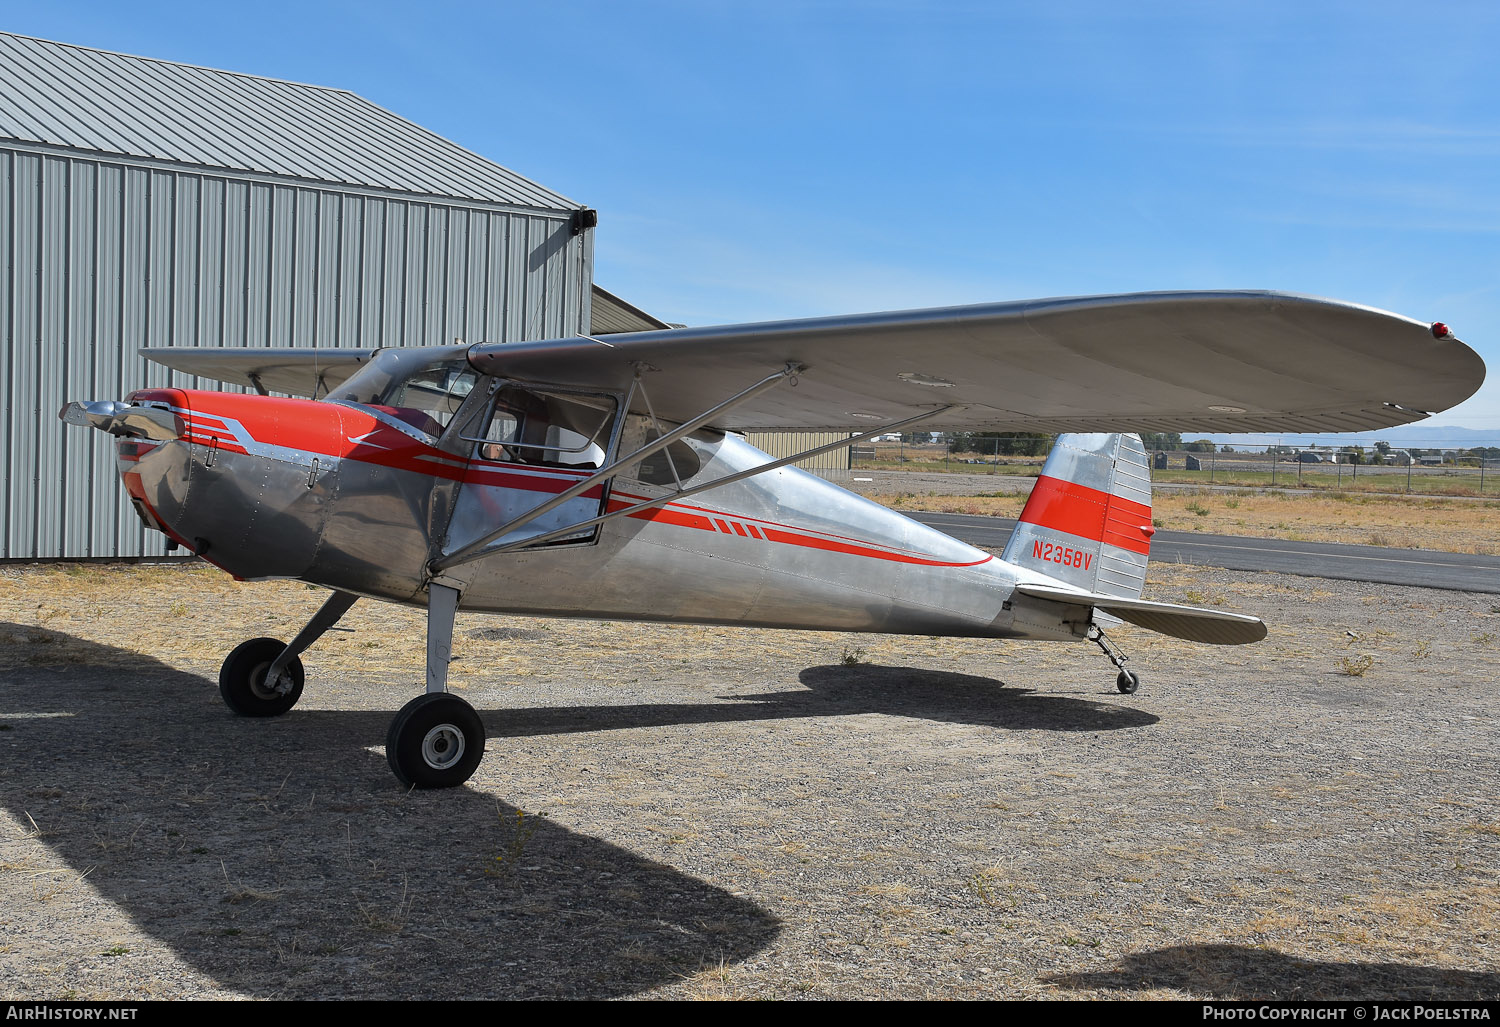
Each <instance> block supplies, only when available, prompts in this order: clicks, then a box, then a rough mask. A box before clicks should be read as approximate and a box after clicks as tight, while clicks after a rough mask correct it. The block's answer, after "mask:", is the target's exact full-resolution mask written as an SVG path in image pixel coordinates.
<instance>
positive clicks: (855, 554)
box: [61, 293, 1483, 787]
mask: <svg viewBox="0 0 1500 1027" xmlns="http://www.w3.org/2000/svg"><path fill="white" fill-rule="evenodd" d="M1167 324H1171V325H1174V326H1175V330H1174V331H1165V330H1164V326H1165V325H1167ZM1283 337H1284V338H1283ZM1210 338H1212V339H1213V340H1215V345H1213V346H1208V345H1205V344H1204V341H1203V340H1205V339H1210ZM617 339H618V341H615V342H605V341H601V340H594V339H578V340H552V341H545V342H539V343H518V344H512V345H510V346H489V345H481V346H474V347H464V346H461V345H460V346H451V347H437V348H430V349H406V350H383V351H370V350H353V351H333V352H330V351H275V350H268V351H250V350H246V351H224V350H201V351H169V352H163V351H148V355H150V356H151V357H152V358H153V359H157V360H160V361H161V362H163V363H167V364H169V365H170V366H173V367H176V368H178V369H180V370H185V371H188V372H190V373H196V374H206V375H208V376H211V377H218V378H220V379H221V380H230V381H238V382H241V383H244V384H252V385H254V387H255V388H256V389H257V391H259V392H260V393H261V394H260V395H239V394H229V393H220V392H205V391H195V390H187V389H171V388H168V389H146V390H141V391H138V392H135V393H133V394H132V395H131V396H130V397H128V399H127V400H126V401H124V402H112V401H105V402H93V403H72V404H69V405H68V406H67V407H65V408H64V409H63V411H62V412H61V416H62V417H63V419H64V420H66V421H69V422H70V423H75V424H80V425H88V426H92V427H95V428H99V429H102V430H104V431H107V432H110V433H111V434H113V435H115V436H117V444H118V453H119V466H120V473H121V477H122V479H123V481H124V484H125V487H126V489H127V490H128V491H129V493H130V496H131V499H132V501H133V503H134V504H135V506H136V509H137V510H138V511H139V513H140V515H141V517H142V519H143V520H144V521H145V523H146V524H147V525H149V526H150V527H152V528H154V529H157V530H160V531H163V532H165V533H166V534H167V535H168V536H169V537H170V538H171V539H172V540H173V541H174V542H176V543H177V544H179V545H181V546H185V547H187V548H188V549H190V550H191V551H193V552H194V553H196V554H197V555H199V556H201V557H203V558H204V559H205V560H208V561H209V562H211V563H213V564H215V565H217V566H219V567H221V568H223V569H224V570H225V571H227V572H229V573H230V574H233V575H235V576H236V577H239V578H244V579H255V578H276V577H283V578H298V579H301V580H304V581H308V582H312V583H315V584H318V585H321V586H324V587H326V588H329V589H331V590H333V595H332V596H331V597H330V598H329V599H328V600H327V601H326V602H325V604H324V606H323V608H322V609H321V610H319V611H318V613H317V614H316V615H315V616H314V617H313V618H312V619H311V620H310V621H309V623H308V624H307V626H306V627H304V628H303V630H302V631H301V632H300V633H299V634H298V635H297V636H296V637H295V638H294V639H292V640H291V641H290V642H288V643H283V642H280V641H277V640H274V639H252V640H250V641H248V642H246V643H244V644H243V645H241V646H240V647H239V648H238V649H236V650H235V651H234V652H233V653H231V654H230V655H229V657H228V659H226V660H225V663H224V667H223V669H222V671H221V673H220V691H221V693H222V694H223V696H224V699H225V701H226V702H227V703H228V704H229V705H230V706H231V708H233V709H234V710H236V711H237V712H240V713H244V714H249V715H257V716H269V715H274V714H278V713H283V712H285V711H286V710H288V709H290V708H291V706H292V705H293V704H294V703H295V702H296V700H297V698H298V696H299V695H300V693H301V689H302V683H303V670H302V665H301V661H300V658H299V657H300V654H301V653H302V652H304V651H305V650H306V649H307V648H308V647H309V646H310V645H312V644H313V642H314V641H316V639H317V638H318V637H320V636H321V635H322V634H323V632H325V631H326V630H328V628H329V627H331V626H332V625H333V624H334V623H336V622H337V621H338V620H339V618H340V617H342V616H343V614H344V613H345V612H346V611H347V610H348V609H349V608H350V606H352V605H353V604H354V603H355V602H356V601H357V600H358V599H359V598H360V597H369V598H374V599H381V600H388V601H394V602H400V603H412V604H419V605H425V606H426V607H427V609H428V633H427V679H428V692H427V694H426V695H424V696H421V697H419V698H417V699H415V700H413V701H412V702H411V703H409V704H407V706H406V707H405V708H404V709H403V710H402V711H401V712H400V713H399V714H398V715H397V717H396V719H395V721H394V722H393V723H392V725H391V729H390V733H389V735H388V737H387V745H386V750H387V755H388V758H389V760H390V763H391V767H392V769H393V770H394V771H395V773H396V775H397V777H398V778H399V779H400V780H401V781H402V782H403V783H405V784H408V785H416V786H422V787H437V786H447V785H454V784H458V783H461V782H462V781H464V780H466V779H467V778H468V776H469V775H470V774H471V773H472V772H473V770H474V768H475V766H476V765H477V762H478V759H479V756H480V754H481V753H482V751H483V747H484V732H483V726H482V724H481V723H480V722H479V718H478V715H477V714H476V713H475V712H474V711H473V710H472V709H471V708H470V707H469V706H468V705H467V704H466V703H464V702H463V701H462V700H461V699H459V698H458V697H456V696H452V695H450V694H448V693H447V691H446V679H447V667H448V662H449V659H450V656H451V643H452V633H453V618H454V615H455V613H456V611H457V610H458V608H459V607H460V606H462V607H463V608H465V609H468V610H475V611H491V612H499V613H526V614H543V615H552V616H564V617H588V618H604V619H634V620H667V621H681V622H696V623H706V624H732V625H752V626H759V627H771V628H775V627H780V628H810V629H820V630H839V631H872V632H901V633H920V634H927V635H934V636H942V635H950V636H974V637H992V638H1023V639H1038V640H1054V641H1080V640H1091V641H1093V642H1095V643H1097V644H1098V645H1099V646H1100V647H1101V648H1102V649H1103V650H1104V651H1105V653H1106V655H1108V657H1109V658H1110V660H1111V662H1113V663H1114V664H1115V666H1116V667H1117V668H1119V670H1120V674H1119V677H1118V679H1117V682H1116V683H1117V686H1118V687H1119V689H1120V691H1122V692H1126V693H1129V692H1134V691H1135V689H1136V687H1137V685H1138V684H1139V679H1138V678H1137V677H1136V676H1135V675H1134V674H1133V673H1132V672H1130V671H1127V670H1125V669H1124V662H1125V656H1124V654H1123V653H1121V652H1120V651H1119V650H1118V649H1117V648H1116V647H1115V646H1114V645H1113V644H1112V643H1111V642H1110V641H1109V640H1108V639H1107V638H1106V636H1105V635H1104V632H1103V630H1102V629H1103V628H1104V627H1111V626H1113V625H1115V624H1118V623H1119V622H1120V621H1122V620H1123V621H1129V622H1131V623H1133V624H1136V625H1138V626H1143V627H1147V628H1150V629H1152V630H1155V631H1160V632H1164V633H1167V634H1171V635H1174V636H1177V637H1181V638H1187V639H1192V640H1196V641H1202V642H1210V643H1218V644H1238V643H1244V642H1252V641H1256V640H1258V639H1260V638H1262V637H1264V635H1265V630H1266V629H1265V625H1264V624H1262V623H1261V621H1259V620H1258V619H1256V618H1254V617H1249V616H1244V615H1240V614H1233V613H1226V612H1224V611H1220V610H1205V609H1198V608H1192V607H1184V606H1178V605H1174V604H1167V603H1157V602H1152V601H1149V600H1145V599H1142V598H1141V590H1142V586H1143V584H1144V582H1145V572H1146V564H1147V559H1148V557H1149V555H1150V544H1151V535H1152V527H1151V498H1150V483H1149V470H1148V468H1147V464H1146V455H1145V451H1144V449H1143V447H1142V445H1141V441H1140V439H1139V437H1138V436H1136V435H1133V434H1130V433H1129V432H1128V431H1124V430H1119V429H1121V428H1123V427H1124V426H1125V425H1129V424H1140V425H1141V426H1142V427H1152V428H1165V429H1174V428H1188V429H1191V428H1199V429H1202V430H1215V429H1216V428H1217V429H1219V430H1234V428H1235V427H1236V426H1239V427H1240V428H1241V430H1244V429H1245V428H1251V427H1255V426H1258V425H1271V426H1275V427H1283V428H1298V427H1302V428H1317V427H1320V426H1335V425H1344V424H1351V425H1364V424H1396V423H1404V422H1406V421H1410V420H1412V419H1415V418H1416V417H1418V416H1421V414H1422V410H1423V409H1433V408H1437V402H1436V401H1440V400H1442V401H1448V400H1451V401H1452V402H1456V401H1457V400H1458V399H1462V398H1464V397H1466V396H1467V395H1469V394H1470V393H1472V391H1473V390H1474V389H1475V388H1477V387H1478V383H1479V381H1480V380H1482V377H1483V365H1482V363H1480V362H1479V361H1478V358H1477V357H1476V356H1474V354H1473V353H1472V351H1470V350H1469V349H1468V348H1467V347H1465V346H1463V344H1462V343H1459V342H1458V341H1457V340H1455V339H1453V338H1452V336H1451V333H1448V332H1446V330H1445V331H1444V332H1443V333H1439V332H1437V331H1436V330H1435V329H1433V328H1432V327H1431V326H1430V325H1428V324H1425V323H1418V322H1412V321H1410V320H1409V319H1404V318H1399V317H1397V316H1396V315H1390V314H1385V313H1384V312H1380V311H1372V310H1370V309H1369V308H1363V307H1355V306H1352V305H1348V304H1336V303H1333V302H1331V301H1323V300H1311V299H1308V298H1306V297H1288V296H1283V295H1278V294H1260V293H1256V294H1157V295H1149V296H1141V297H1097V298H1092V299H1081V300H1056V301H1046V302H1043V303H1038V304H998V305H991V306H987V307H976V308H950V309H945V310H938V311H908V312H901V313H896V314H883V315H868V316H865V317H858V318H829V319H821V320H818V321H808V322H783V323H778V324H771V325H763V326H753V325H752V326H727V327H721V328H715V329H703V330H697V331H696V332H695V331H694V330H688V331H685V332H649V333H638V334H636V335H634V336H629V337H617ZM1273 343H1280V346H1279V348H1278V345H1275V344H1273ZM1288 345H1290V346H1294V347H1295V352H1296V355H1297V356H1298V357H1300V358H1302V359H1304V361H1305V362H1306V363H1305V366H1304V368H1303V369H1301V370H1300V372H1299V373H1300V375H1301V379H1302V380H1299V381H1297V382H1295V383H1292V382H1290V381H1289V379H1288V376H1287V374H1286V372H1285V366H1286V362H1285V361H1286V352H1285V350H1286V348H1287V346H1288ZM1174 347H1175V349H1174ZM1183 354H1189V355H1191V356H1192V358H1193V362H1192V363H1191V364H1186V363H1183V362H1182V361H1181V360H1180V359H1179V358H1180V357H1181V356H1182V355H1183ZM1351 354H1355V355H1359V359H1358V360H1352V359H1351ZM1314 358H1317V361H1318V362H1314ZM1325 358H1326V359H1325ZM819 359H821V360H823V361H824V363H823V364H822V365H821V366H820V367H819V368H817V369H816V373H815V371H814V369H813V368H812V367H811V364H812V363H814V362H816V361H817V360H819ZM1164 359H1166V360H1168V361H1169V362H1172V361H1176V362H1174V363H1172V364H1171V366H1172V368H1173V370H1172V373H1171V375H1170V376H1169V379H1170V380H1167V379H1165V378H1153V377H1151V376H1150V375H1149V374H1148V372H1149V371H1150V370H1151V369H1152V368H1154V367H1155V366H1158V365H1159V364H1161V363H1162V361H1163V360H1164ZM1325 365H1326V366H1325ZM1350 366H1353V367H1357V368H1358V369H1359V371H1360V373H1361V375H1365V376H1366V378H1365V380H1362V381H1361V382H1359V383H1357V387H1353V386H1350V384H1349V379H1350V377H1351V376H1350V375H1349V372H1348V367H1350ZM663 368H665V370H663ZM803 376H807V382H808V384H807V385H806V386H804V387H802V388H797V386H798V384H799V381H800V380H801V379H802V378H803ZM272 388H274V389H278V390H281V391H289V392H300V393H301V394H302V395H305V396H317V395H319V394H320V393H321V394H323V398H321V399H312V398H303V399H299V398H278V397H275V396H271V395H269V390H270V389H272ZM733 388H738V389H739V390H740V391H738V392H734V393H733V394H732V395H730V396H728V398H724V399H721V400H719V401H718V402H716V403H714V404H713V405H711V406H710V405H707V404H708V402H709V401H707V400H705V399H704V397H705V396H708V397H713V396H716V395H722V394H723V392H725V391H729V390H730V389H733ZM791 389H796V392H795V394H793V395H789V392H790V390H791ZM773 390H774V391H773ZM1387 390H1388V391H1389V394H1390V395H1391V396H1394V397H1395V398H1396V399H1399V400H1403V401H1404V402H1396V401H1392V400H1388V399H1386V398H1385V393H1386V392H1387ZM1289 397H1290V399H1289ZM1293 401H1294V403H1295V405H1296V406H1297V409H1294V410H1288V409H1287V407H1286V405H1285V404H1288V403H1290V402H1293ZM1090 402H1093V403H1095V404H1098V406H1096V407H1090V406H1089V403H1090ZM1418 403H1427V404H1429V405H1428V406H1427V407H1425V408H1423V407H1419V406H1417V404H1418ZM1450 405H1451V403H1450ZM871 408H876V409H875V411H874V412H871ZM1155 409H1168V410H1169V411H1174V410H1175V411H1176V412H1169V413H1167V414H1161V415H1151V414H1150V411H1152V410H1155ZM1153 417H1154V420H1153ZM851 418H852V419H854V420H850V419H851ZM871 420H874V421H878V422H880V427H879V428H876V429H874V430H869V431H865V430H863V429H864V428H866V427H868V425H867V424H865V423H862V422H868V421H871ZM919 422H929V423H935V424H938V425H940V426H942V427H946V428H955V429H970V430H973V429H983V430H1011V429H1013V428H1017V427H1019V428H1020V429H1022V430H1025V429H1027V428H1035V427H1049V428H1050V427H1051V426H1054V425H1055V426H1057V427H1060V428H1063V429H1065V431H1064V433H1063V434H1061V435H1059V436H1058V439H1057V442H1056V444H1055V445H1054V448H1053V449H1052V452H1051V454H1050V456H1049V458H1048V460H1047V463H1046V466H1045V467H1044V469H1043V472H1042V475H1041V477H1039V478H1038V480H1037V484H1036V487H1035V489H1034V490H1033V492H1032V494H1031V497H1030V499H1029V500H1028V502H1027V504H1026V507H1025V509H1024V511H1023V512H1022V515H1021V518H1020V523H1019V526H1018V527H1017V529H1016V531H1015V534H1014V536H1013V537H1012V539H1011V540H1010V542H1009V544H1008V545H1007V547H1006V549H1005V551H1004V553H1003V554H1002V555H1001V556H1000V557H996V556H994V555H992V554H990V553H987V552H984V551H983V550H979V549H976V548H974V547H973V546H970V545H967V544H965V543H963V542H960V541H958V540H956V539H953V538H951V537H949V536H947V535H944V534H943V533H941V532H939V531H937V530H936V529H934V528H931V527H928V526H927V525H924V524H921V523H918V522H916V521H913V520H911V519H909V518H906V517H903V516H901V515H900V514H898V513H895V512H894V511H892V510H889V509H886V508H884V507H882V506H879V505H877V504H875V503H872V502H870V501H868V500H865V499H863V498H861V497H859V496H856V495H854V494H852V493H850V492H847V491H845V490H843V489H841V488H839V487H838V486H836V485H833V484H831V483H829V482H827V481H824V480H822V479H820V478H817V477H814V476H813V475H810V474H807V473H805V472H803V471H800V470H797V469H795V468H793V467H791V466H788V465H789V464H790V463H791V462H792V461H793V460H795V459H797V457H785V458H780V459H774V460H773V459H772V458H770V457H768V456H767V455H766V454H765V453H762V452H761V451H759V450H757V449H755V448H754V447H753V446H751V445H750V444H749V443H747V442H746V441H745V439H744V438H743V437H742V436H740V435H739V434H736V429H742V428H749V427H755V428H757V429H760V430H778V429H792V428H809V429H811V428H822V429H829V428H837V429H847V430H851V431H858V434H853V435H851V436H850V437H849V438H847V439H845V440H843V441H840V442H835V443H832V444H830V445H828V446H825V447H819V448H818V449H814V450H811V451H809V454H811V453H815V452H820V451H822V450H823V449H828V448H837V447H842V446H846V445H849V444H853V443H856V442H859V441H861V440H863V439H866V438H870V437H873V436H874V435H876V434H877V433H883V432H886V431H892V430H901V429H903V428H906V427H909V426H910V425H913V424H916V423H919ZM1092 428H1109V429H1114V430H1108V431H1084V429H1092ZM809 454H801V455H809Z"/></svg>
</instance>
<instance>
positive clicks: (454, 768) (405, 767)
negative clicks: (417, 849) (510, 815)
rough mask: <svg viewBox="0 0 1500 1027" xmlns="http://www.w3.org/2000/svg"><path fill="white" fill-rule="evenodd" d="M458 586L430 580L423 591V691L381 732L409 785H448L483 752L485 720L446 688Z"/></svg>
mask: <svg viewBox="0 0 1500 1027" xmlns="http://www.w3.org/2000/svg"><path fill="white" fill-rule="evenodd" d="M458 595H459V593H458V589H456V588H450V587H448V586H447V585H439V584H438V583H437V582H433V583H432V584H430V585H429V586H428V594H427V693H426V694H425V695H419V696H417V697H416V698H415V699H413V700H412V701H411V702H409V703H407V704H406V705H405V706H403V707H402V708H401V712H400V713H398V714H396V719H395V720H393V721H391V728H390V730H389V731H388V732H386V736H385V757H386V761H387V762H388V763H390V765H391V772H392V773H394V774H395V775H396V779H397V780H398V781H400V782H401V783H402V784H403V785H405V786H406V787H408V788H452V787H455V786H456V785H461V784H463V783H464V782H465V781H467V780H468V779H469V776H470V775H471V774H473V773H474V769H475V768H476V767H478V766H479V760H480V758H481V757H482V756H483V755H484V724H483V722H481V721H480V719H479V714H478V713H475V712H474V707H472V706H470V705H469V704H468V703H466V702H464V701H463V700H462V699H460V698H459V697H458V696H456V695H451V694H449V692H448V690H447V689H448V661H449V658H450V657H451V655H452V651H453V618H454V615H455V614H456V613H457V612H458Z"/></svg>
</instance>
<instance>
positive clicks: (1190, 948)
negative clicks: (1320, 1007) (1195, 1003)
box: [1046, 945, 1500, 1001]
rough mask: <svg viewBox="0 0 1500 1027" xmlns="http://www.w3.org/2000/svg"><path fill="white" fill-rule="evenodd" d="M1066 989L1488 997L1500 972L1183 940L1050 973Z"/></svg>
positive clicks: (1242, 997)
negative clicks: (1085, 968)
mask: <svg viewBox="0 0 1500 1027" xmlns="http://www.w3.org/2000/svg"><path fill="white" fill-rule="evenodd" d="M1046 981H1047V982H1048V983H1050V984H1055V985H1057V986H1059V987H1062V988H1075V989H1079V990H1097V989H1103V990H1108V991H1150V990H1155V989H1162V988H1171V989H1174V990H1177V991H1183V992H1187V993H1188V994H1190V995H1193V996H1202V997H1205V998H1210V999H1221V1000H1237V1001H1246V1000H1258V999H1269V1000H1276V1001H1285V1000H1310V999H1322V1000H1328V999H1404V1000H1408V1001H1420V1000H1423V999H1426V1000H1434V999H1446V1000H1459V999H1488V1000H1490V1001H1493V1000H1494V999H1496V998H1497V997H1500V973H1494V972H1488V971H1483V970H1445V969H1441V968H1438V967H1431V966H1413V965H1411V964H1408V963H1325V962H1320V961H1317V960H1310V959H1297V958H1295V957H1292V956H1288V955H1284V954H1282V953H1280V952H1277V951H1275V950H1274V949H1258V948H1248V947H1245V946H1242V945H1176V946H1173V947H1172V948H1166V949H1157V950H1155V951H1154V952H1138V953H1135V954H1134V955H1131V956H1128V957H1126V958H1125V960H1124V961H1123V962H1122V963H1121V965H1120V967H1119V968H1118V969H1116V970H1111V971H1108V972H1105V973H1085V974H1066V975H1060V976H1056V977H1049V978H1046Z"/></svg>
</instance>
